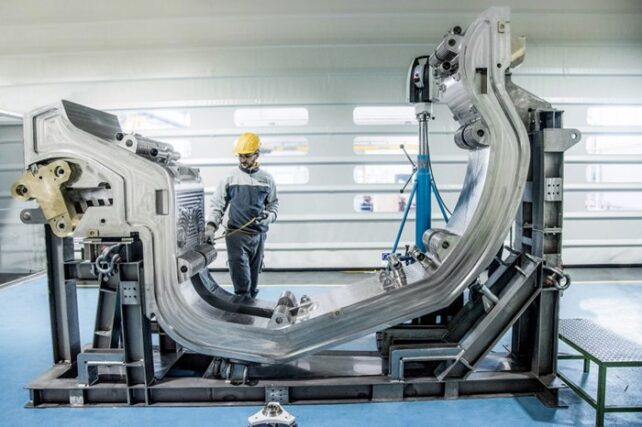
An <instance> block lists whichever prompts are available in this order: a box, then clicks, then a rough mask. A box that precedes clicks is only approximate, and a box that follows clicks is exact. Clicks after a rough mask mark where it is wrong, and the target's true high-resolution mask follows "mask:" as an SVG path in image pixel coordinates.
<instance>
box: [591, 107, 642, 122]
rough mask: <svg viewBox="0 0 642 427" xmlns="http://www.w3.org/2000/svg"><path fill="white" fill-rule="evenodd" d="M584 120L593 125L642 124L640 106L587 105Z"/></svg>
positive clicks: (641, 108) (641, 109)
mask: <svg viewBox="0 0 642 427" xmlns="http://www.w3.org/2000/svg"><path fill="white" fill-rule="evenodd" d="M586 121H587V123H588V124H589V125H593V126H642V107H640V106H626V107H624V106H603V107H589V109H588V111H587V112H586Z"/></svg>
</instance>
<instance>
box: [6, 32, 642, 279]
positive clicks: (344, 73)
mask: <svg viewBox="0 0 642 427" xmlns="http://www.w3.org/2000/svg"><path fill="white" fill-rule="evenodd" d="M422 53H426V49H425V48H424V47H423V46H419V45H401V46H393V45H367V46H366V45H364V46H357V45H354V46H317V47H261V48H216V49H193V50H182V51H156V52H154V51H144V52H140V54H139V55H137V58H138V61H137V62H136V63H135V64H132V66H131V67H122V66H120V65H119V66H116V65H114V64H123V63H126V62H127V61H126V60H127V59H129V58H131V53H126V52H102V53H91V52H90V53H86V54H82V55H81V54H57V55H52V56H48V57H46V58H45V57H42V56H38V55H35V56H15V57H0V64H2V63H6V64H9V65H10V66H9V67H8V69H9V71H8V73H9V74H8V76H9V77H10V80H11V81H13V84H12V85H5V86H0V97H1V99H2V100H3V103H4V105H3V106H4V107H5V108H10V109H14V110H24V109H28V108H32V107H34V106H39V105H42V104H45V103H47V102H52V101H54V100H55V99H57V98H61V97H68V98H70V99H72V100H74V101H77V102H81V103H86V104H88V105H90V106H94V107H97V108H107V109H112V110H113V111H114V112H117V113H119V114H124V113H126V112H127V111H125V110H124V109H126V108H133V107H137V108H141V109H144V110H147V111H151V112H157V113H158V112H162V111H163V107H164V108H165V109H171V110H177V111H180V112H181V113H182V114H184V115H186V116H187V117H189V120H188V123H187V124H185V125H184V126H183V127H180V126H178V127H175V128H172V129H147V130H144V129H141V130H140V132H141V133H143V134H145V135H148V136H155V137H157V138H159V139H164V140H168V141H179V143H180V144H182V146H183V147H187V152H188V153H189V154H188V156H186V161H188V162H189V163H191V164H195V165H198V166H199V167H200V168H201V170H202V173H203V177H204V180H205V184H206V186H207V187H208V198H209V197H210V195H211V191H213V189H214V188H215V187H216V184H217V182H218V180H219V179H220V178H221V177H222V176H224V174H225V173H227V171H229V169H230V168H231V167H234V166H233V165H234V163H235V160H234V157H233V154H232V153H231V145H232V142H233V140H234V137H235V136H236V135H237V134H238V133H240V132H242V131H244V130H245V129H246V128H241V127H238V126H236V125H235V123H234V113H235V111H236V110H237V109H238V108H247V107H260V106H278V107H292V106H294V107H297V106H301V107H305V108H307V109H308V114H309V122H308V124H307V125H305V126H289V127H279V126H267V127H255V128H252V129H251V130H255V131H257V132H259V133H260V134H261V135H262V136H264V137H268V136H269V137H273V138H275V139H277V140H278V139H279V138H281V137H299V138H304V139H305V140H306V141H307V144H308V152H307V154H305V155H300V156H281V157H279V156H265V157H264V158H263V164H264V166H265V167H266V168H268V169H270V168H275V167H276V168H278V167H282V166H301V167H304V168H307V174H308V177H309V179H308V180H307V182H305V183H300V184H295V185H285V184H283V185H280V186H279V190H280V200H281V206H282V207H281V215H280V221H279V222H278V223H277V224H275V225H274V227H273V228H272V230H271V232H270V236H269V239H268V254H267V258H266V265H267V266H268V267H282V268H287V267H298V268H303V267H342V268H348V267H369V266H375V265H377V264H378V260H379V256H378V254H379V253H380V252H381V251H382V250H386V249H388V247H389V246H390V243H391V242H392V239H393V238H394V234H395V232H396V228H397V226H398V219H399V217H400V214H399V213H378V212H356V211H355V197H356V196H359V195H364V194H387V195H390V196H395V194H397V191H398V188H399V187H400V184H395V183H387V184H358V183H357V182H355V179H354V169H355V167H359V166H363V165H376V164H404V163H406V160H405V158H404V157H403V156H400V155H362V154H357V153H355V151H354V148H353V143H354V140H355V138H357V137H373V136H374V137H379V136H385V135H389V136H390V135H392V136H412V135H414V134H415V131H416V127H415V126H414V125H396V126H395V125H386V126H374V125H371V126H358V125H355V124H354V122H353V117H352V114H353V110H354V108H355V107H357V106H364V105H400V106H401V105H405V104H404V102H405V78H406V66H407V64H408V63H409V62H410V60H411V58H412V57H413V56H415V55H419V54H422ZM596 58H608V60H596ZM45 59H46V60H45ZM7 61H9V62H7ZM34 64H36V65H39V66H40V68H39V69H38V71H37V72H35V71H32V70H33V69H35V68H33V67H34ZM514 80H515V82H516V83H518V84H520V85H522V86H524V87H525V88H526V89H528V90H530V91H532V92H533V93H536V94H537V95H539V96H542V97H545V98H548V99H549V100H551V101H552V102H553V103H554V104H555V106H556V107H557V108H560V109H563V110H565V111H566V114H565V125H566V127H575V128H578V129H579V130H580V131H581V132H582V133H583V140H582V142H580V143H579V144H578V145H577V146H576V147H574V148H573V149H572V150H570V151H569V153H568V154H567V166H566V170H565V173H566V183H565V217H566V219H565V226H566V234H565V240H564V260H565V262H566V263H571V264H582V263H587V264H595V263H614V262H616V263H618V262H619V263H632V262H642V250H641V249H640V246H639V243H640V239H642V235H640V233H639V232H638V230H642V219H641V218H640V217H639V216H638V215H642V212H640V211H638V210H636V209H632V210H631V209H630V210H624V211H613V210H610V211H609V210H604V209H605V206H606V205H605V204H604V203H605V202H603V201H602V202H601V204H600V203H597V202H596V197H598V196H596V194H604V193H609V194H618V195H619V196H618V197H620V196H621V197H632V198H638V197H642V182H640V181H639V180H636V179H635V177H634V176H633V178H631V179H632V181H631V182H616V183H614V182H608V181H604V179H605V177H604V176H601V177H600V178H599V179H596V177H595V170H594V169H591V168H592V167H594V166H595V165H615V166H616V167H617V166H618V165H629V166H631V167H634V168H640V167H641V165H640V163H642V152H640V153H639V154H629V155H621V154H620V155H617V154H599V153H598V152H596V151H595V149H594V145H595V144H594V142H595V138H604V137H607V138H608V137H610V136H611V135H625V136H628V137H630V138H632V140H634V141H640V140H642V123H633V124H630V125H626V126H597V125H591V124H589V122H588V120H587V116H588V112H589V109H590V108H593V107H600V106H604V105H611V106H631V105H633V106H636V105H642V45H630V44H629V45H603V46H599V45H594V46H587V45H585V46H571V45H567V46H565V45H535V46H528V49H527V57H526V62H525V63H524V65H523V67H522V68H520V69H518V70H516V72H515V76H514ZM159 108H160V109H159ZM434 113H435V116H436V120H434V121H432V122H431V124H430V126H431V150H432V154H433V160H434V172H435V176H436V179H437V181H438V184H439V185H440V186H441V187H442V188H443V196H444V199H445V200H446V203H447V204H448V205H449V206H451V207H452V206H454V205H455V202H456V198H457V190H458V188H459V186H460V185H461V180H462V177H463V173H464V168H465V159H466V154H465V153H464V152H462V151H460V150H458V149H457V148H456V147H455V146H454V144H453V142H452V134H453V132H454V131H455V130H456V127H457V126H456V124H454V122H453V121H452V119H451V117H450V114H449V113H448V110H447V108H446V107H445V106H444V105H435V106H434ZM7 144H8V145H6V146H5V151H3V152H4V153H6V154H7V155H6V156H5V158H4V159H3V160H4V162H5V163H2V165H0V182H3V183H5V182H8V181H10V180H11V179H12V177H13V176H16V174H17V171H18V169H19V168H20V167H21V164H20V163H21V160H20V158H21V155H18V154H17V151H16V150H17V148H18V146H17V144H16V143H15V142H9V143H7ZM640 144H642V143H640ZM1 148H2V147H0V149H1ZM3 168H4V169H3ZM7 196H8V193H7V192H3V191H2V189H0V209H2V208H4V209H9V210H6V211H5V212H8V213H9V214H10V215H9V216H10V217H11V218H16V215H17V212H18V209H17V208H15V207H13V205H12V203H11V202H9V201H8V199H7ZM600 200H602V199H600ZM598 201H599V200H598ZM607 207H608V206H607ZM600 209H602V210H600ZM439 215H440V214H439V212H438V211H437V210H436V209H435V210H434V211H433V216H434V217H435V218H438V217H439ZM7 221H9V220H7ZM10 222H12V223H13V222H14V220H13V219H11V220H10ZM438 224H440V223H439V222H436V225H438ZM413 226H414V223H413V222H412V221H411V222H410V223H409V224H408V226H407V227H408V229H407V230H406V232H405V234H404V240H405V241H410V240H412V227H413ZM12 227H13V226H11V227H9V228H12ZM220 249H221V250H223V251H224V246H223V245H221V247H220ZM16 252H18V251H16ZM224 260H225V255H224V252H223V254H222V256H221V258H220V259H219V260H217V261H216V263H215V266H218V267H222V266H223V263H224Z"/></svg>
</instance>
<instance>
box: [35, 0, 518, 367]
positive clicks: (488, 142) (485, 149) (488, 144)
mask: <svg viewBox="0 0 642 427" xmlns="http://www.w3.org/2000/svg"><path fill="white" fill-rule="evenodd" d="M509 22H510V16H509V11H508V8H492V9H489V10H488V11H486V12H484V13H483V14H482V15H481V16H480V17H479V18H477V19H476V20H475V21H474V22H473V23H472V24H471V25H470V26H469V27H468V29H466V31H465V32H462V33H461V38H458V39H457V40H458V44H457V46H456V48H457V51H458V52H459V54H458V55H457V56H454V57H452V58H450V56H451V55H450V54H449V55H448V57H449V58H450V62H451V66H450V67H449V69H448V72H447V73H444V74H441V75H440V76H438V77H437V78H436V81H437V82H438V83H439V85H440V86H439V87H440V93H439V97H440V98H441V100H442V101H443V102H444V103H446V104H447V105H448V107H449V108H450V110H451V111H452V113H453V114H454V117H455V118H456V119H457V120H458V121H459V124H460V125H462V126H464V125H466V124H469V123H472V122H475V121H479V120H483V123H484V125H485V128H486V129H487V133H486V134H485V135H484V137H485V140H484V144H483V146H478V147H474V148H472V149H471V150H469V151H468V167H467V171H466V177H465V182H464V187H463V189H462V192H461V195H460V197H459V200H458V202H457V206H456V208H455V210H454V211H453V215H452V217H451V219H450V221H449V222H448V224H447V225H446V227H445V230H444V231H445V232H447V233H448V234H449V235H452V236H454V237H455V238H453V239H452V242H453V243H452V244H451V245H449V246H448V247H447V248H444V247H443V246H442V247H441V249H440V251H441V252H440V253H439V259H440V261H441V264H440V265H439V267H438V268H436V269H434V270H432V269H428V270H426V269H424V268H423V267H422V266H421V265H420V264H414V265H410V266H404V267H402V271H401V272H400V273H403V275H404V277H405V278H406V280H405V283H401V281H400V286H394V287H384V286H383V285H382V284H381V283H380V281H379V279H378V278H377V277H373V278H370V279H367V280H364V281H362V282H360V283H356V284H353V285H351V286H350V287H346V288H341V289H338V290H336V291H333V292H329V293H327V294H324V295H320V296H317V297H314V298H312V300H311V301H310V304H309V308H308V309H306V310H302V313H301V315H298V314H294V312H292V313H291V314H292V319H291V321H290V322H284V323H282V326H280V325H278V326H275V325H274V324H272V325H271V324H270V319H269V318H267V317H263V316H256V315H251V314H240V313H238V312H230V311H225V310H224V309H222V308H217V307H216V306H214V305H212V304H210V303H208V302H207V301H205V300H204V299H203V298H202V296H201V295H199V293H198V292H197V291H196V289H195V287H194V286H193V285H192V283H191V282H190V280H188V279H187V277H189V276H191V275H193V274H196V273H197V272H198V270H199V269H203V268H204V266H203V264H202V263H201V262H200V261H196V260H198V256H195V257H191V256H183V255H185V254H187V253H188V252H189V251H196V252H198V253H202V251H201V250H199V249H198V247H199V246H198V245H199V244H200V243H202V233H201V231H202V225H203V224H202V222H201V218H202V207H201V206H202V205H201V204H200V200H201V195H202V193H203V185H202V183H201V182H200V177H199V175H198V170H197V169H193V168H189V167H187V166H185V165H181V164H180V163H178V162H176V159H175V158H174V157H173V156H166V157H163V159H162V161H157V160H155V159H154V158H150V156H152V157H153V153H152V152H150V153H149V156H148V155H141V154H140V153H139V154H137V153H136V152H135V151H132V149H131V147H127V146H126V141H127V140H126V139H122V140H121V141H118V140H117V138H115V137H114V138H113V139H109V135H115V134H116V131H119V129H115V125H113V120H112V119H111V117H106V116H109V115H106V113H102V112H99V111H98V112H97V111H95V110H90V109H85V110H82V108H79V107H78V106H74V112H75V113H74V119H75V121H74V122H72V120H71V118H70V115H69V110H68V107H67V105H66V104H65V103H59V104H55V105H53V106H49V107H46V108H42V109H38V110H36V111H33V112H32V113H30V114H29V115H27V117H26V118H25V166H26V167H29V166H31V165H34V164H41V163H47V162H50V161H52V160H54V159H64V160H66V161H68V162H69V163H70V164H72V165H74V168H75V170H76V171H79V176H78V177H77V180H76V181H75V182H74V183H73V184H71V186H72V187H75V188H101V186H103V187H104V186H105V185H108V186H109V188H110V191H111V195H112V198H113V203H112V204H111V205H110V206H90V207H88V208H87V209H86V211H84V212H83V215H82V218H81V220H80V222H79V224H78V226H77V229H76V231H75V233H74V236H75V237H88V236H90V235H91V233H95V232H96V230H97V231H98V232H99V234H100V236H101V237H102V238H109V237H119V238H120V237H123V236H127V237H129V236H131V235H132V234H134V235H135V236H136V237H137V238H138V239H140V241H141V242H142V249H143V254H144V255H143V256H144V260H143V268H144V275H143V277H144V284H145V286H144V290H143V292H144V301H145V307H144V311H145V314H146V316H148V317H150V318H151V317H152V316H153V317H155V318H156V319H157V321H158V323H159V325H160V326H161V327H162V329H163V330H164V331H165V332H166V333H167V335H169V336H171V337H172V338H173V339H174V340H176V341H177V342H178V343H179V344H181V345H183V346H184V347H186V348H189V349H192V350H194V351H197V352H199V353H203V354H209V355H215V356H221V357H229V358H234V359H238V360H244V361H252V362H262V363H283V362H287V361H291V360H295V359H298V358H300V357H302V356H304V355H306V354H310V353H314V352H317V351H319V350H321V349H324V348H328V347H331V346H335V345H337V344H340V343H343V342H347V341H350V340H352V339H354V338H357V337H360V336H363V335H366V334H368V333H371V332H374V331H376V330H380V329H382V328H385V327H388V326H392V325H395V324H399V323H402V322H404V321H406V320H409V319H412V318H415V317H418V316H420V315H422V314H425V313H429V312H433V311H435V310H438V309H440V308H443V307H446V306H448V305H450V304H451V303H452V302H453V301H454V299H455V298H457V297H458V296H459V295H460V294H461V293H462V292H463V291H464V290H465V289H466V288H467V287H468V285H469V284H470V283H472V282H473V281H474V279H475V278H476V277H477V276H478V275H479V274H480V273H481V271H482V270H483V269H484V268H485V267H486V266H487V265H488V264H489V263H490V261H491V260H492V259H493V257H494V255H495V254H496V252H497V250H498V249H499V248H500V246H501V245H502V242H503V240H504V238H505V236H506V234H507V232H508V229H509V227H510V225H511V223H512V221H513V218H514V216H515V213H516V211H517V208H518V206H519V204H520V200H521V195H522V192H523V189H524V183H525V180H526V173H527V170H528V162H529V143H528V136H527V133H526V129H525V128H524V125H523V123H522V120H521V119H520V117H519V114H518V112H517V111H516V109H515V107H514V105H513V101H512V100H511V98H510V96H509V95H508V93H507V91H506V87H505V78H506V75H505V73H506V70H507V68H508V67H509V65H510V61H511V46H510V26H509V24H508V23H509ZM500 24H501V25H500ZM500 29H501V31H500ZM447 37H451V35H448V36H447ZM480 70H481V71H480ZM78 112H81V113H82V114H76V113H78ZM83 117H85V119H83ZM97 118H102V119H103V120H97ZM85 121H87V122H89V123H90V124H93V123H97V122H100V126H99V127H98V128H99V130H100V132H95V131H94V128H95V126H93V127H92V126H89V125H87V124H86V123H85ZM110 123H111V124H112V125H111V126H113V127H114V128H113V129H112V128H110V127H109V126H110ZM92 131H94V133H92ZM136 138H138V140H142V137H140V136H136ZM123 141H125V142H124V143H123ZM146 141H147V140H146ZM132 145H133V144H132ZM185 194H189V195H190V196H189V197H188V199H189V200H190V203H189V204H184V202H183V199H182V195H185ZM193 201H196V203H192V202H193ZM186 206H188V208H186ZM185 209H187V210H185ZM194 209H196V210H194ZM199 209H201V211H199ZM185 218H187V220H185ZM191 221H198V223H197V224H196V225H197V228H196V229H194V228H193V224H192V223H191ZM191 255H195V254H191ZM431 255H434V254H431ZM188 258H189V259H188ZM187 264H189V265H187ZM183 267H185V269H184V268H183ZM183 270H184V271H183Z"/></svg>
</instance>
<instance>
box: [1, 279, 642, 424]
mask: <svg viewBox="0 0 642 427" xmlns="http://www.w3.org/2000/svg"><path fill="white" fill-rule="evenodd" d="M294 274H296V273H294ZM322 275H323V273H320V274H319V276H320V277H322ZM637 277H640V276H637ZM293 282H294V283H296V278H294V279H293ZM291 283H292V282H291ZM290 289H292V290H293V291H294V292H295V294H296V295H297V296H300V295H302V294H303V293H308V294H311V295H312V294H315V293H318V292H324V291H327V290H328V289H327V288H323V287H314V286H309V285H308V286H296V287H291V288H290ZM282 290H283V287H276V286H274V287H271V286H270V287H268V286H265V287H263V289H262V294H261V297H263V298H266V299H276V298H277V296H278V294H280V292H281V291H282ZM96 295H97V291H96V290H95V289H79V290H78V302H79V307H80V309H79V310H80V313H79V314H80V321H81V331H82V338H83V342H88V341H89V340H90V338H91V333H92V326H93V316H94V310H95V304H96ZM561 317H564V318H573V317H584V318H590V319H593V320H595V321H597V322H599V323H600V324H602V325H604V326H605V327H607V328H609V329H612V330H615V331H619V332H620V333H624V334H625V335H626V336H627V337H628V338H629V339H631V340H633V341H636V342H639V343H641V344H642V280H641V281H640V284H631V280H627V284H626V285H621V284H606V285H605V284H584V285H582V284H578V285H573V286H572V287H571V288H570V289H569V290H568V291H567V292H566V293H565V295H564V298H563V299H562V307H561ZM50 339H51V338H50V329H49V312H48V302H47V290H46V283H45V281H44V279H42V278H40V279H35V280H32V281H30V282H28V283H25V284H21V285H17V286H12V287H9V288H4V289H0V342H1V343H2V350H1V353H0V382H1V384H2V388H1V389H0V426H30V425H41V426H45V425H46V426H83V427H86V426H88V425H90V426H91V425H105V426H112V425H113V426H187V425H189V426H197V425H198V426H201V425H203V426H216V427H224V426H245V425H246V424H247V417H248V416H249V415H251V414H253V413H254V412H256V411H258V410H259V407H229V408H222V407H218V408H212V407H209V408H203V407H199V408H163V407H158V408H73V409H72V408H52V409H25V408H23V405H24V404H25V402H26V401H27V399H28V394H27V391H26V390H24V389H23V387H24V385H25V384H27V383H28V382H29V381H31V380H32V379H34V378H36V377H37V376H38V375H40V374H41V373H43V372H44V371H46V370H47V368H48V367H49V366H50V364H51V348H50ZM371 345H372V339H371V338H370V337H366V338H363V339H361V340H358V341H356V342H354V343H351V344H350V345H346V346H345V347H349V348H363V347H370V346H371ZM561 366H562V369H564V371H565V372H567V373H568V374H569V375H570V376H572V377H573V378H574V379H576V380H578V381H579V380H580V378H581V362H571V361H565V362H563V363H562V364H561ZM595 371H597V370H596V369H593V370H592V372H593V374H595ZM585 381H586V382H587V384H588V387H589V389H590V388H591V387H594V382H595V375H591V376H590V377H589V378H588V379H585ZM562 397H563V399H564V400H565V401H566V402H567V403H569V404H570V407H569V408H568V409H557V410H555V409H548V408H545V407H544V406H542V405H541V404H540V403H539V401H538V400H537V399H535V398H531V397H526V398H496V399H474V400H457V401H424V402H400V403H377V404H346V405H318V406H316V405H301V406H298V405H289V406H287V409H288V410H289V411H290V412H291V413H292V414H294V415H295V416H296V417H297V420H298V422H299V426H300V427H311V426H350V427H353V426H369V427H373V426H390V427H394V426H442V425H447V426H486V425H492V426H551V425H565V426H579V425H586V426H590V425H593V423H594V417H595V412H594V411H593V409H592V408H590V407H589V406H588V404H586V403H584V402H582V401H581V400H580V399H579V398H577V397H575V396H574V395H573V394H572V393H571V392H570V391H563V392H562ZM607 402H612V403H625V402H626V403H629V404H631V403H634V402H635V403H637V404H640V403H642V369H640V370H638V371H635V370H624V369H622V370H619V371H618V370H613V371H612V372H610V374H609V391H608V393H607ZM606 423H607V425H622V426H633V425H637V426H642V414H618V415H607V418H606Z"/></svg>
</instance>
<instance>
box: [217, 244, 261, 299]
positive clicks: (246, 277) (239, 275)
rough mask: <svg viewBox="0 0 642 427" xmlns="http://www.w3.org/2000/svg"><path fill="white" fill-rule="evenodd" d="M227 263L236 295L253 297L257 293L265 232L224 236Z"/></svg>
mask: <svg viewBox="0 0 642 427" xmlns="http://www.w3.org/2000/svg"><path fill="white" fill-rule="evenodd" d="M225 244H226V245H227V263H228V265H229V268H230V276H231V277H232V283H233V284H234V293H235V294H236V295H240V296H244V297H250V298H254V297H256V294H258V293H259V291H258V289H257V287H258V285H259V273H261V268H262V265H263V247H264V245H265V233H256V234H246V233H243V232H237V233H231V234H229V235H227V236H225Z"/></svg>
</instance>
